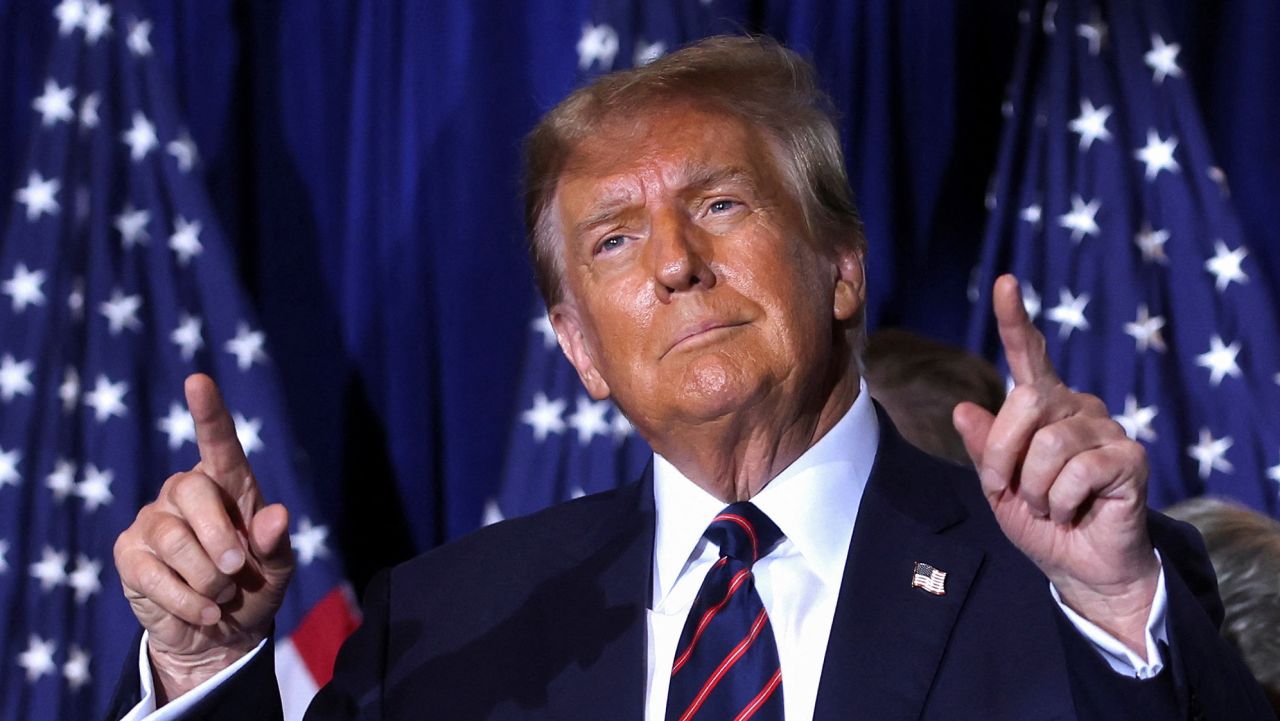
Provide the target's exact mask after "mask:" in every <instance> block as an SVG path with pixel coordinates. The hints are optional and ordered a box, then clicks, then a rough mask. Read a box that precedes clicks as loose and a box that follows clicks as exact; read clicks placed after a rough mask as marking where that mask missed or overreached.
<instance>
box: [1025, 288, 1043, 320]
mask: <svg viewBox="0 0 1280 721" xmlns="http://www.w3.org/2000/svg"><path fill="white" fill-rule="evenodd" d="M1022 307H1023V309H1024V310H1026V311H1027V317H1028V318H1030V319H1031V320H1035V319H1036V318H1039V317H1040V294H1039V293H1037V292H1036V289H1035V287H1034V286H1032V285H1031V284H1030V283H1023V284H1022Z"/></svg>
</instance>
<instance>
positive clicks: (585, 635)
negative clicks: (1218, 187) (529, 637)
mask: <svg viewBox="0 0 1280 721" xmlns="http://www.w3.org/2000/svg"><path fill="white" fill-rule="evenodd" d="M597 521H598V522H597V523H596V524H595V525H594V527H593V529H592V530H591V531H590V532H589V533H587V534H584V537H583V538H582V540H581V543H575V544H574V547H573V548H574V550H573V551H571V552H569V553H567V554H566V558H565V563H566V567H569V568H574V569H575V571H574V573H573V576H572V578H571V579H568V581H567V582H566V583H565V584H557V585H559V586H562V587H561V588H560V589H559V590H558V592H557V593H556V594H554V595H552V596H550V597H548V599H547V601H546V603H545V604H544V617H545V619H546V624H545V628H546V629H547V630H548V638H547V643H548V644H549V646H550V647H565V646H568V654H569V657H570V658H573V659H574V660H575V662H574V663H572V664H570V665H569V666H568V667H567V668H566V669H565V670H564V672H563V673H561V674H560V675H559V676H558V677H557V678H556V679H554V680H553V681H552V683H551V685H550V687H549V688H548V699H547V701H548V703H547V709H548V714H547V716H548V718H554V719H596V718H603V717H605V716H607V717H608V718H611V719H620V720H621V721H641V719H642V718H643V714H644V703H645V678H646V667H645V654H646V648H647V646H648V639H647V634H646V625H645V624H646V618H645V614H646V609H647V608H648V605H649V596H650V594H651V588H652V584H651V583H650V581H649V579H650V576H651V573H652V566H653V534H654V506H653V481H652V474H651V473H650V472H649V471H647V470H646V472H645V475H644V477H643V479H642V480H641V481H640V482H639V483H636V484H632V485H631V486H628V487H626V488H624V489H622V490H620V491H619V493H618V495H617V497H616V498H615V499H614V500H613V501H612V502H611V503H610V505H609V506H608V507H606V508H603V509H600V511H599V513H598V517H597ZM553 636H554V637H553ZM602 639H604V641H603V643H602V641H601V640H602Z"/></svg>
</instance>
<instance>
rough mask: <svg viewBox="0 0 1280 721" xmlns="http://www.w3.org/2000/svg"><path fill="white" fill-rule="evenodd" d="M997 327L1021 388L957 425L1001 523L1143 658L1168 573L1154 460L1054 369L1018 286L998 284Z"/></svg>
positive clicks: (964, 415) (957, 416)
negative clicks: (1154, 503) (1153, 499)
mask: <svg viewBox="0 0 1280 721" xmlns="http://www.w3.org/2000/svg"><path fill="white" fill-rule="evenodd" d="M993 298H994V299H993V305H994V310H995V315H996V322H997V325H998V327H999V330H1000V340H1001V342H1002V343H1003V345H1004V350H1005V357H1006V359H1007V360H1008V363H1009V370H1010V372H1011V374H1012V375H1013V382H1014V387H1013V390H1011V391H1010V392H1009V396H1008V398H1007V399H1006V400H1005V403H1004V405H1003V406H1002V407H1001V408H1000V412H999V414H997V415H995V416H993V415H991V413H989V412H987V411H986V410H984V409H983V408H981V407H979V406H977V405H974V404H972V403H961V404H960V405H958V406H956V408H955V412H954V414H953V420H954V422H955V426H956V430H957V431H959V433H960V436H961V437H962V438H963V439H964V443H965V447H966V449H967V450H968V451H969V456H970V457H971V458H972V459H973V464H974V467H975V468H976V469H977V470H978V475H979V477H980V478H981V479H982V489H983V492H984V493H985V494H986V497H987V500H988V501H989V502H990V503H991V508H992V510H993V511H994V512H995V517H996V520H997V521H998V522H999V523H1000V527H1001V528H1002V529H1003V530H1004V533H1005V535H1006V536H1008V537H1009V540H1011V541H1013V543H1014V545H1016V546H1017V547H1018V548H1019V549H1021V550H1022V552H1023V553H1025V554H1026V555H1027V556H1028V557H1029V558H1031V560H1032V561H1034V562H1035V563H1036V565H1037V566H1039V567H1040V570H1041V571H1043V572H1044V574H1045V575H1046V576H1048V577H1049V580H1050V581H1052V582H1053V584H1054V586H1055V587H1056V588H1057V589H1058V593H1059V594H1060V595H1061V597H1062V600H1063V602H1064V603H1066V604H1067V605H1068V606H1070V607H1071V608H1072V609H1073V610H1075V611H1076V612H1077V613H1079V614H1080V615H1082V616H1084V617H1085V618H1087V619H1089V620H1090V621H1092V622H1093V623H1095V624H1097V625H1098V626H1100V627H1101V628H1103V629H1105V630H1106V631H1108V632H1109V633H1111V634H1112V635H1113V636H1115V637H1116V638H1118V639H1119V640H1120V641H1122V642H1124V643H1125V645H1127V646H1129V647H1130V648H1132V649H1133V650H1135V651H1137V652H1138V653H1139V654H1141V655H1145V653H1146V624H1147V618H1148V616H1149V614H1150V611H1151V604H1152V601H1153V599H1154V597H1155V589H1156V584H1157V580H1158V578H1159V572H1160V564H1159V561H1158V560H1157V559H1156V556H1155V554H1154V553H1153V551H1152V546H1151V540H1150V538H1149V537H1148V536H1147V526H1146V521H1147V508H1146V502H1147V456H1146V451H1145V450H1144V449H1143V448H1142V446H1141V445H1140V444H1138V443H1137V442H1136V441H1133V440H1130V439H1129V438H1128V437H1127V436H1126V435H1125V433H1124V430H1123V429H1122V428H1121V427H1120V425H1119V424H1118V423H1116V422H1115V421H1113V420H1111V417H1110V416H1109V415H1108V413H1107V408H1106V406H1105V405H1104V404H1103V403H1102V401H1101V400H1099V399H1098V398H1097V397H1096V396H1092V395H1088V394H1085V393H1077V392H1075V391H1072V390H1071V389H1070V388H1068V387H1067V386H1066V385H1064V384H1063V382H1062V380H1061V379H1060V378H1058V374H1057V373H1056V372H1055V371H1054V369H1053V364H1052V363H1051V362H1050V361H1049V356H1048V352H1047V350H1046V347H1045V339H1044V335H1043V334H1041V333H1040V331H1039V330H1037V329H1036V327H1035V326H1034V325H1032V323H1031V319H1030V317H1028V315H1027V312H1026V310H1025V308H1024V307H1023V305H1022V294H1021V292H1020V291H1019V288H1018V281H1017V279H1016V278H1014V277H1013V276H1011V275H1004V276H1001V277H1000V278H999V279H997V280H996V284H995V290H994V293H993Z"/></svg>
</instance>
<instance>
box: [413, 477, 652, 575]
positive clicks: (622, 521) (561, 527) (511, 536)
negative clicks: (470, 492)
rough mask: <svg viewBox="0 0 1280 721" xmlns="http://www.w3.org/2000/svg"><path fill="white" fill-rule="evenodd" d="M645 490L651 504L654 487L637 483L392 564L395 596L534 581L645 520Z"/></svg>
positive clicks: (493, 527) (487, 529)
mask: <svg viewBox="0 0 1280 721" xmlns="http://www.w3.org/2000/svg"><path fill="white" fill-rule="evenodd" d="M646 492H648V493H649V496H648V499H649V500H648V504H647V505H648V507H650V508H651V507H652V492H651V491H650V490H649V485H648V484H646V483H643V482H635V483H631V484H628V485H626V486H622V487H620V488H617V489H614V490H610V491H605V492H603V493H595V494H591V495H588V496H583V497H581V498H577V499H574V500H572V501H568V502H565V503H560V504H557V505H554V506H551V507H549V508H546V509H544V510H541V511H538V512H536V513H533V514H530V515H527V516H521V517H517V518H512V519H509V520H505V521H500V522H498V523H494V524H492V525H489V526H485V527H484V528H481V529H479V530H477V531H474V532H472V533H469V534H467V535H466V536H463V537H461V538H459V539H457V540H454V541H452V542H450V543H446V544H444V545H442V546H439V547H437V548H435V549H432V550H431V551H428V552H426V553H423V554H421V555H419V556H417V557H415V558H413V559H411V560H409V561H406V562H405V563H402V564H400V565H398V566H396V567H394V568H392V569H391V570H390V571H389V579H388V581H389V584H390V587H391V588H390V591H391V594H392V596H393V598H394V596H395V595H396V594H397V592H405V591H408V592H411V593H418V592H420V589H423V588H437V589H438V588H440V587H441V586H442V585H444V586H445V587H458V586H462V587H464V588H465V587H468V586H471V587H474V588H475V592H476V593H483V592H484V588H485V587H487V586H490V585H492V584H493V583H495V582H498V581H500V582H501V583H502V584H503V586H504V587H506V588H518V587H521V586H528V585H531V584H535V583H537V582H539V581H540V580H542V579H545V578H547V577H548V576H550V575H553V574H555V573H557V572H558V571H560V570H563V569H565V568H571V567H573V566H574V565H575V564H577V563H578V562H579V561H580V559H581V558H582V557H583V556H585V555H587V554H588V553H590V552H591V551H592V550H593V549H594V548H596V547H598V546H599V545H600V544H602V543H606V542H607V541H608V539H609V538H610V537H611V536H612V535H614V534H616V533H618V532H620V531H621V530H622V529H623V528H624V527H630V526H634V525H635V524H636V523H644V522H646V521H645V512H644V511H645V508H646V502H645V496H644V494H645V493H646ZM647 522H648V523H649V524H650V526H651V525H652V522H651V519H650V520H649V521H647Z"/></svg>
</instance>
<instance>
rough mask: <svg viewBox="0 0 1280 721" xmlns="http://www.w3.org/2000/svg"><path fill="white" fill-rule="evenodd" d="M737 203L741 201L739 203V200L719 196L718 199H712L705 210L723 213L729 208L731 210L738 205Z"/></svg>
mask: <svg viewBox="0 0 1280 721" xmlns="http://www.w3.org/2000/svg"><path fill="white" fill-rule="evenodd" d="M739 205H741V203H739V202H738V201H736V200H729V199H727V198H721V199H720V200H716V201H713V202H712V203H711V205H709V206H707V212H709V213H725V212H728V211H730V210H733V209H734V208H736V207H738V206H739Z"/></svg>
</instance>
